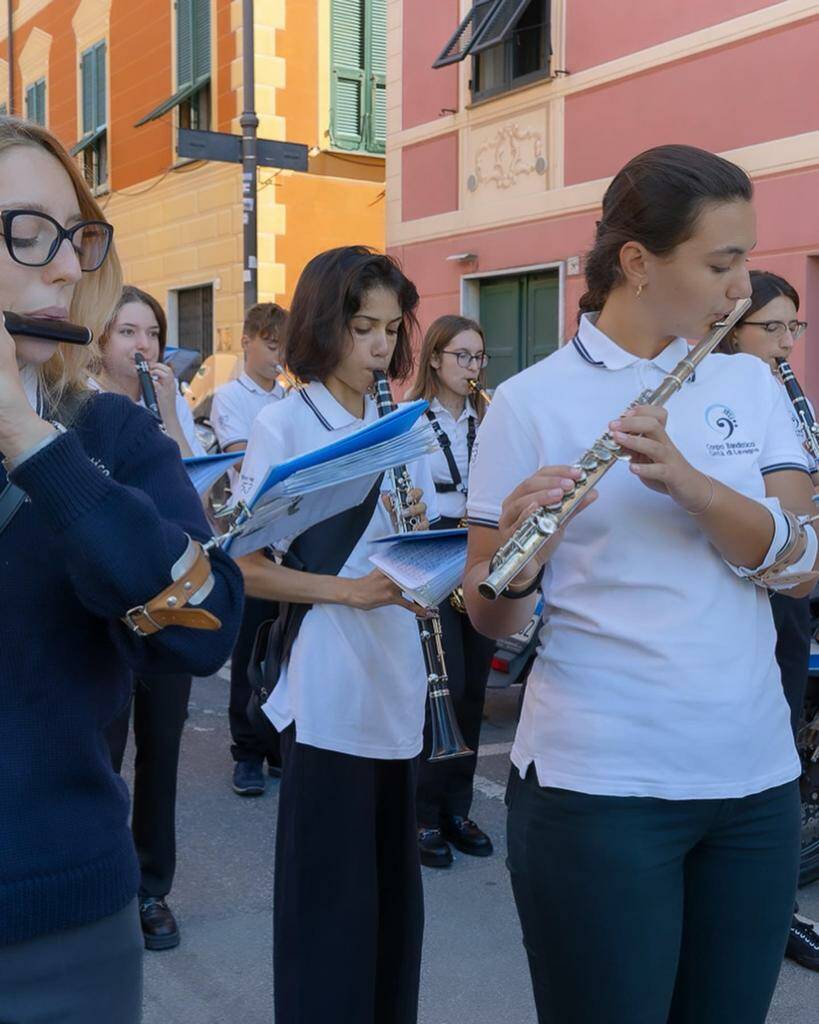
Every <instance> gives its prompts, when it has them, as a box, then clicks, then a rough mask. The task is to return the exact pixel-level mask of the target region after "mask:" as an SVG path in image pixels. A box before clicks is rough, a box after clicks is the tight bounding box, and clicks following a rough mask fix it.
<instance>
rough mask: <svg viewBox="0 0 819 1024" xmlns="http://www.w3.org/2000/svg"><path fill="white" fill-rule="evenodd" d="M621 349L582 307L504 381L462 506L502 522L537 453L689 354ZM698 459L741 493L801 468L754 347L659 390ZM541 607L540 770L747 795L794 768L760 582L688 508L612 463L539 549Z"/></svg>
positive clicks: (580, 433)
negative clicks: (564, 340) (553, 545)
mask: <svg viewBox="0 0 819 1024" xmlns="http://www.w3.org/2000/svg"><path fill="white" fill-rule="evenodd" d="M687 348H688V346H687V343H686V342H685V341H684V340H683V339H681V338H678V339H676V340H675V341H673V342H672V343H671V344H670V345H669V346H668V347H667V348H666V349H665V350H664V351H663V352H661V353H660V355H659V356H657V358H656V359H654V360H651V361H649V360H645V359H639V358H637V357H636V356H633V355H631V354H630V353H628V352H626V351H624V350H623V349H621V348H620V347H619V346H617V345H616V344H615V343H614V342H613V341H611V340H610V339H609V338H608V337H606V336H605V335H604V334H602V332H600V331H599V330H597V328H596V327H595V326H594V324H593V323H592V322H590V320H589V319H588V317H584V318H583V320H582V322H581V326H580V330H579V334H578V337H577V338H576V339H575V340H574V342H570V343H569V344H567V345H566V346H565V347H563V348H562V349H560V350H558V351H557V352H555V353H553V354H552V355H550V356H549V357H548V358H546V359H544V360H543V361H542V362H540V363H537V364H536V365H535V366H533V367H531V368H529V369H528V370H525V371H524V372H523V373H520V374H518V375H517V376H515V377H513V378H512V379H511V380H508V381H506V383H504V384H502V385H501V386H500V387H499V388H498V390H497V391H496V393H495V396H494V399H493V402H492V405H491V407H490V409H489V411H488V412H487V415H486V417H485V419H484V421H483V423H482V425H481V431H480V435H479V438H478V442H477V444H476V447H475V454H474V456H473V464H472V474H471V479H470V488H469V500H468V509H469V516H470V521H471V522H478V523H484V524H486V525H497V521H498V519H499V517H500V513H501V505H502V502H503V500H504V499H505V498H506V496H507V495H508V494H509V493H510V492H511V491H512V490H513V489H514V488H515V487H516V486H517V485H518V484H519V483H520V482H521V481H522V480H524V479H525V478H527V477H529V476H531V475H532V474H533V473H534V472H535V471H536V470H537V469H538V468H540V467H541V466H546V465H559V464H565V463H572V462H574V461H575V460H576V459H577V458H578V457H579V456H580V455H581V454H582V453H583V452H585V451H586V450H587V449H588V448H589V447H590V446H591V444H592V443H593V442H594V441H595V440H596V439H597V438H598V437H599V436H600V435H601V434H602V433H603V432H604V431H605V430H606V429H607V427H608V424H609V422H610V421H611V420H612V419H615V418H616V417H617V416H618V415H619V414H620V413H621V412H623V410H625V409H626V408H627V406H628V405H629V404H630V403H631V402H632V401H633V400H634V399H635V398H636V397H637V395H638V394H639V393H640V392H641V391H642V390H643V389H644V388H647V387H656V386H657V385H658V384H659V383H660V381H661V380H662V378H663V376H664V374H665V373H666V372H667V371H668V370H670V369H672V368H673V367H674V366H675V365H676V363H677V362H678V361H679V360H680V359H681V358H682V357H683V356H684V355H685V353H686V351H687ZM668 413H669V417H668V433H669V436H670V437H671V439H672V440H673V441H674V443H675V444H676V445H677V447H678V448H679V449H680V451H681V452H682V454H683V455H684V456H685V458H686V459H687V460H688V461H689V462H690V463H691V464H692V465H693V466H695V467H696V468H697V469H699V470H702V471H703V472H705V473H708V474H710V475H711V476H712V477H714V478H715V479H717V480H720V481H721V482H723V483H725V484H726V485H728V486H729V487H732V488H734V489H736V490H737V491H740V492H742V493H743V494H746V495H748V496H749V497H752V498H760V499H761V498H763V497H764V493H765V485H764V479H763V475H764V474H765V473H766V472H770V471H773V470H777V469H785V468H796V469H805V468H806V461H805V456H804V453H803V450H802V448H801V445H800V444H799V442H798V440H797V438H796V436H795V435H794V431H793V426H792V423H791V418H790V413H789V410H788V407H787V405H786V403H785V400H784V398H783V394H782V391H781V389H780V388H779V386H778V385H777V384H776V382H775V381H774V380H773V378H772V377H771V374H770V372H769V370H768V368H767V367H766V366H765V364H764V363H762V362H761V361H760V360H758V359H756V358H754V357H753V356H747V355H733V356H726V355H720V354H717V355H710V356H708V357H707V358H706V359H705V360H704V361H703V362H702V363H701V364H700V366H699V367H698V368H697V371H696V374H695V377H694V379H693V380H691V381H689V382H687V383H686V384H684V385H683V387H682V389H681V390H680V391H679V392H678V393H677V394H675V395H674V396H673V397H672V398H671V399H670V401H669V403H668ZM543 592H544V598H545V601H546V609H545V615H544V618H545V619H546V622H545V624H544V626H543V628H542V630H541V634H540V646H539V649H538V654H537V658H536V660H535V663H534V666H533V668H532V673H531V675H530V677H529V681H528V684H527V688H526V697H525V701H524V705H523V711H522V715H521V720H520V724H519V726H518V730H517V735H516V737H515V742H514V746H513V749H512V761H513V762H514V764H515V766H516V767H517V768H518V769H519V771H520V772H521V774H522V775H523V774H524V773H525V772H526V770H527V768H528V766H529V765H530V764H531V763H532V762H534V763H535V767H536V770H537V775H538V779H539V781H540V784H541V785H543V786H555V787H558V788H562V789H569V790H575V791H579V792H582V793H592V794H607V795H615V796H651V797H661V798H664V799H671V800H682V799H714V798H729V797H741V796H745V795H748V794H751V793H756V792H760V791H762V790H764V789H767V788H770V787H772V786H776V785H779V784H782V783H785V782H788V781H790V780H792V779H795V778H796V777H797V776H798V775H799V760H798V758H797V755H796V751H795V750H794V745H793V739H792V736H791V731H790V724H789V711H788V706H787V704H786V702H785V698H784V696H783V692H782V686H781V683H780V676H779V669H778V667H777V664H776V661H775V658H774V644H775V634H774V627H773V621H772V618H771V611H770V605H769V601H768V596H767V593H766V592H765V591H764V590H762V589H760V588H758V587H755V586H754V585H753V584H752V583H749V582H748V581H746V580H742V579H739V578H738V577H737V576H736V575H735V574H734V573H733V572H732V571H731V570H730V569H729V568H728V566H727V565H726V564H725V562H724V561H723V559H722V558H721V557H720V555H719V554H718V553H717V551H716V550H715V549H714V548H713V547H712V546H711V544H710V543H709V541H708V539H707V538H706V537H705V535H704V534H703V533H702V532H701V531H700V530H699V529H698V526H697V519H696V518H695V517H691V516H689V515H687V514H686V512H685V511H684V510H683V509H682V508H680V506H678V505H677V504H676V503H675V502H673V501H672V500H671V499H670V498H669V497H667V496H666V495H662V494H658V493H656V492H654V491H651V490H649V489H648V488H647V487H645V486H644V485H643V484H642V483H641V482H640V480H638V479H637V478H636V477H635V476H634V475H633V474H632V473H631V472H630V471H629V469H628V466H627V464H625V463H617V464H616V465H615V466H614V467H613V468H612V469H611V470H610V471H609V472H608V473H607V475H606V476H605V477H604V478H603V479H602V480H601V481H600V486H599V497H598V499H597V501H596V502H595V503H594V504H593V505H591V506H590V507H589V508H588V509H585V510H584V511H583V512H581V513H580V515H578V516H577V518H576V519H575V520H574V521H573V522H571V523H570V524H569V525H568V526H567V527H566V530H565V534H564V537H563V540H562V542H561V543H560V545H559V547H558V548H557V549H556V551H555V554H554V556H553V557H552V558H551V559H550V561H549V563H548V564H547V570H546V573H545V574H544V584H543Z"/></svg>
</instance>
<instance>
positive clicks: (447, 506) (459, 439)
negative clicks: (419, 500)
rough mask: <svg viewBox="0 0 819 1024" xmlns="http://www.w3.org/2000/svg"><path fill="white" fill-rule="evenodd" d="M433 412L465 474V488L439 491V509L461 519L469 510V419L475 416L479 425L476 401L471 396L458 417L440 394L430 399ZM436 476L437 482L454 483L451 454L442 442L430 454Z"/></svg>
mask: <svg viewBox="0 0 819 1024" xmlns="http://www.w3.org/2000/svg"><path fill="white" fill-rule="evenodd" d="M429 408H430V412H432V413H434V414H435V419H436V420H437V421H438V423H439V425H440V427H441V429H442V430H443V432H444V433H445V434H446V436H447V437H448V438H449V444H450V448H451V451H452V455H453V457H454V459H455V465H456V466H457V467H458V472H459V473H460V474H461V481H462V484H463V487H464V490H463V491H446V492H443V493H439V494H438V511H439V512H440V513H441V515H442V516H446V517H447V518H449V519H461V518H462V517H463V515H464V513H465V512H466V488H467V486H468V484H469V444H468V437H469V420H470V418H472V419H474V420H475V427H476V429H477V425H478V422H477V417H476V415H475V410H474V408H473V407H472V403H471V402H470V401H469V399H468V398H467V400H466V403H465V405H464V408H463V411H462V412H461V415H460V416H459V417H458V418H457V420H456V419H455V418H454V417H453V415H452V413H451V412H450V411H449V409H447V408H446V406H444V405H442V404H441V403H440V402H439V401H438V399H437V398H433V399H432V401H431V402H430V403H429ZM429 461H430V468H431V469H432V479H433V480H434V481H435V483H436V484H451V483H452V482H453V481H452V471H451V470H450V467H449V463H448V462H447V458H446V456H445V455H444V451H443V449H442V448H441V447H440V445H439V446H438V447H437V448H436V449H435V451H434V452H433V453H432V454H431V455H430V457H429Z"/></svg>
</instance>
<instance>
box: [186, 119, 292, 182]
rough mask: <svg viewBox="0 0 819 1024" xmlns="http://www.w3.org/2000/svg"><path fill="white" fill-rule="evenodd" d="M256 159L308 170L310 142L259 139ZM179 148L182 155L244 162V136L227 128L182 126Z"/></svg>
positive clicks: (288, 167)
mask: <svg viewBox="0 0 819 1024" xmlns="http://www.w3.org/2000/svg"><path fill="white" fill-rule="evenodd" d="M256 147H257V148H256V163H257V164H258V165H259V166H260V167H283V168H285V169H286V170H288V171H306V170H307V146H303V145H301V143H298V142H277V141H276V140H274V139H257V141H256ZM176 151H177V153H178V154H179V156H182V157H190V158H191V159H193V160H222V161H224V162H226V163H231V164H240V163H241V162H242V137H241V136H240V135H229V134H228V133H227V132H201V131H194V130H193V129H191V128H180V129H179V132H178V136H177V145H176Z"/></svg>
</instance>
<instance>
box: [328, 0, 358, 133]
mask: <svg viewBox="0 0 819 1024" xmlns="http://www.w3.org/2000/svg"><path fill="white" fill-rule="evenodd" d="M364 13H365V0H332V9H331V24H330V32H331V44H330V51H331V89H330V104H331V110H330V139H331V141H332V143H333V145H334V146H338V147H339V149H360V148H361V145H362V143H363V138H364V136H363V131H364V115H365V84H366V73H365V55H364Z"/></svg>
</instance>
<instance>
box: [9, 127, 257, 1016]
mask: <svg viewBox="0 0 819 1024" xmlns="http://www.w3.org/2000/svg"><path fill="white" fill-rule="evenodd" d="M0 211H2V213H3V214H4V216H3V217H2V218H1V221H2V228H3V233H4V240H5V245H4V246H0V308H1V309H4V310H9V311H12V312H16V313H22V314H27V315H29V316H35V317H40V318H42V319H44V320H57V319H70V320H72V321H74V322H76V323H79V324H82V325H84V326H87V327H90V328H92V329H93V330H94V331H95V332H96V333H97V334H98V333H99V332H100V331H101V330H102V328H103V326H104V324H105V323H106V321H107V320H108V318H109V317H110V315H111V311H112V309H113V308H114V306H115V304H116V302H117V299H118V298H119V294H120V288H121V279H120V267H119V262H118V260H117V256H116V253H115V251H114V250H113V248H111V249H110V251H109V247H108V243H109V242H110V235H111V230H110V226H109V225H107V224H105V221H104V217H103V214H102V211H101V210H100V208H99V206H98V204H97V202H96V200H95V199H94V197H93V196H92V195H91V192H90V190H89V188H88V186H87V184H86V183H85V181H84V179H83V178H82V176H81V175H80V173H79V170H78V168H77V165H76V163H75V161H74V160H72V159H71V158H70V157H69V156H68V154H67V153H66V152H65V150H64V149H63V148H62V146H61V145H60V144H59V142H57V140H56V139H55V138H54V137H53V136H52V135H50V134H49V133H48V132H47V131H46V130H45V129H43V128H39V127H37V126H35V125H32V124H28V123H26V122H23V121H19V120H17V119H15V118H9V117H3V118H0ZM18 211H19V212H20V214H21V215H20V216H19V217H17V216H12V214H16V213H17V212H18ZM23 211H25V212H24V213H23ZM31 211H34V213H32V212H31ZM35 215H36V216H35ZM37 218H39V222H38V220H37ZM89 225H97V226H98V228H99V230H97V228H94V229H93V230H89V231H86V226H89ZM49 236H50V240H49ZM92 239H96V240H95V241H93V243H92ZM100 239H102V242H100ZM94 354H95V353H94V351H93V349H91V350H88V349H85V348H81V347H78V346H69V345H60V344H57V343H56V342H48V341H41V340H39V339H20V340H18V341H15V340H14V339H13V338H12V337H10V335H9V334H8V333H7V332H6V330H5V329H2V328H0V455H2V458H3V463H2V467H0V566H2V579H3V593H4V596H5V600H4V601H3V614H2V616H0V750H2V764H3V771H2V773H0V822H2V840H1V841H0V1020H14V1021H31V1020H59V1021H61V1022H63V1024H79V1022H81V1021H89V1020H98V1021H117V1022H118V1024H136V1022H137V1021H138V1020H139V1019H140V1011H141V977H142V969H141V961H142V935H141V932H140V927H139V916H138V912H137V900H136V896H137V890H138V887H139V864H138V861H137V856H136V853H135V851H134V846H133V840H132V838H131V832H130V830H129V828H128V794H127V790H126V787H125V784H124V783H123V781H122V780H121V779H120V778H119V777H118V776H117V775H116V773H115V772H114V769H113V767H112V765H111V758H110V755H109V752H108V747H107V745H106V742H105V735H104V734H105V729H106V727H107V726H108V725H109V724H110V723H111V722H112V721H113V719H114V718H115V717H116V716H117V714H119V713H120V712H121V711H122V709H123V708H124V707H125V705H126V704H127V702H128V698H129V695H130V689H131V674H132V672H149V673H169V672H189V673H195V674H197V675H207V674H209V673H211V672H215V671H216V670H217V668H218V667H219V666H220V665H221V664H222V663H223V662H224V660H225V659H226V657H227V656H228V654H229V653H230V649H231V646H232V643H233V640H234V638H235V635H236V632H237V629H238V625H239V617H240V614H241V601H242V587H241V577H240V574H239V572H238V570H237V569H236V567H235V565H234V564H233V563H232V562H231V561H230V560H229V559H228V558H227V557H226V556H223V555H222V554H221V553H220V552H218V551H216V552H214V553H213V554H212V555H211V556H210V563H208V561H207V556H206V554H205V553H204V552H203V551H202V549H201V544H200V542H201V541H203V540H205V539H206V538H207V537H208V536H209V532H210V531H209V530H208V527H207V524H206V522H205V519H204V515H203V512H202V508H201V505H200V502H199V498H198V496H197V494H196V492H195V491H194V489H193V487H192V486H191V485H190V482H189V481H188V479H187V476H186V474H185V471H184V469H183V467H182V464H181V462H180V459H179V449H178V448H177V446H176V444H174V443H173V442H172V441H171V440H170V439H169V438H168V437H167V436H166V435H165V434H163V433H162V432H161V431H160V429H159V427H158V425H157V423H156V421H155V420H154V419H153V417H152V416H150V415H149V414H148V413H147V412H146V411H145V410H143V409H140V408H138V407H137V405H136V404H135V403H134V402H131V401H129V400H127V399H125V398H123V397H122V396H119V395H109V394H101V393H99V392H94V391H92V390H90V389H89V387H88V380H89V363H90V361H91V359H92V357H93V356H94ZM186 583H187V584H189V593H190V599H189V598H188V596H186V593H183V591H184V588H185V584H186ZM169 588H170V589H169ZM177 594H178V596H175V595H177ZM170 596H175V605H174V606H173V608H172V609H171V610H170V611H168V610H167V609H168V608H169V607H170V606H169V605H168V604H167V601H168V598H169V597H170ZM220 627H221V628H220Z"/></svg>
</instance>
